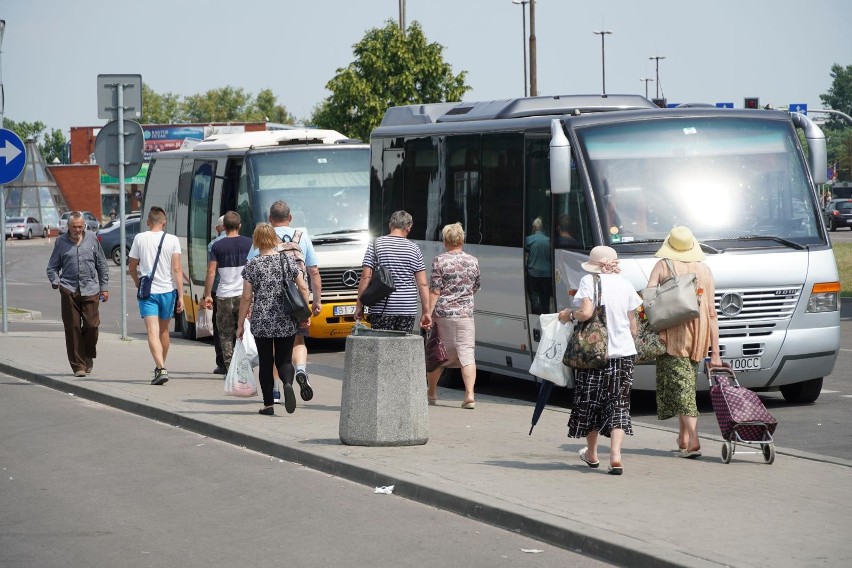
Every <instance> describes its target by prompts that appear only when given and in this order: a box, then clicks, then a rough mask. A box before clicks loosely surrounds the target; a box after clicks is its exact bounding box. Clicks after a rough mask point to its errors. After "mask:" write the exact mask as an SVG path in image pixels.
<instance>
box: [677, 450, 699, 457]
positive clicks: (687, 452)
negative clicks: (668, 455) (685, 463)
mask: <svg viewBox="0 0 852 568" xmlns="http://www.w3.org/2000/svg"><path fill="white" fill-rule="evenodd" d="M678 455H679V456H680V457H682V458H687V459H695V458H700V457H701V448H698V449H697V450H687V449H686V448H683V449H682V450H680V453H679V454H678Z"/></svg>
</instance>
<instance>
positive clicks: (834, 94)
mask: <svg viewBox="0 0 852 568" xmlns="http://www.w3.org/2000/svg"><path fill="white" fill-rule="evenodd" d="M819 98H820V100H822V104H823V105H825V108H829V109H832V110H838V111H840V112H843V113H846V114H850V115H852V65H847V66H846V67H843V66H842V65H840V64H838V63H835V64H834V65H832V66H831V87H829V88H828V92H826V93H825V94H824V95H820V96H819ZM830 122H831V123H832V126H837V125H839V124H846V123H845V122H844V121H843V120H842V119H840V118H837V117H834V116H832V118H831V120H830Z"/></svg>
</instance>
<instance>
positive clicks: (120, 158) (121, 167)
mask: <svg viewBox="0 0 852 568" xmlns="http://www.w3.org/2000/svg"><path fill="white" fill-rule="evenodd" d="M115 88H116V89H118V195H119V198H118V219H119V222H118V230H119V231H121V233H120V234H119V238H120V239H121V241H120V242H121V246H120V247H119V250H120V251H121V338H122V339H125V340H126V339H127V275H126V274H125V273H126V272H127V270H126V269H125V267H126V266H127V251H126V250H125V242H126V241H125V239H126V238H127V228H126V227H125V223H124V214H125V212H124V210H125V206H124V199H125V197H124V85H122V84H121V83H119V84H118V85H116V87H115ZM151 276H153V274H152V275H151Z"/></svg>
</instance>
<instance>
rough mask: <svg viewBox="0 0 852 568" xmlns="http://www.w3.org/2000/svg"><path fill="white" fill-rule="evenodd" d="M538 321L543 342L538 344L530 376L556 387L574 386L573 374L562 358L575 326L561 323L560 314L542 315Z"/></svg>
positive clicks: (570, 323)
mask: <svg viewBox="0 0 852 568" xmlns="http://www.w3.org/2000/svg"><path fill="white" fill-rule="evenodd" d="M538 320H539V322H540V323H541V340H540V341H539V342H538V351H536V352H535V359H533V363H532V366H531V367H530V374H532V375H535V376H536V377H539V378H541V379H544V380H546V381H550V382H551V383H553V384H555V385H556V386H560V387H564V386H569V383H570V384H571V385H573V383H574V376H573V372H572V370H571V369H570V368H568V367H567V366H566V365H564V364H563V363H562V356H563V355H565V348H566V347H567V346H568V338H570V337H571V333H572V332H573V331H574V324H573V323H572V322H569V323H561V322H560V321H559V314H541V315H540V316H538Z"/></svg>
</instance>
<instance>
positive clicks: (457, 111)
mask: <svg viewBox="0 0 852 568" xmlns="http://www.w3.org/2000/svg"><path fill="white" fill-rule="evenodd" d="M472 109H473V106H461V105H459V106H457V107H455V108H451V109H450V110H448V111H447V115H451V114H467V113H469V112H470V111H471V110H472Z"/></svg>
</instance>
